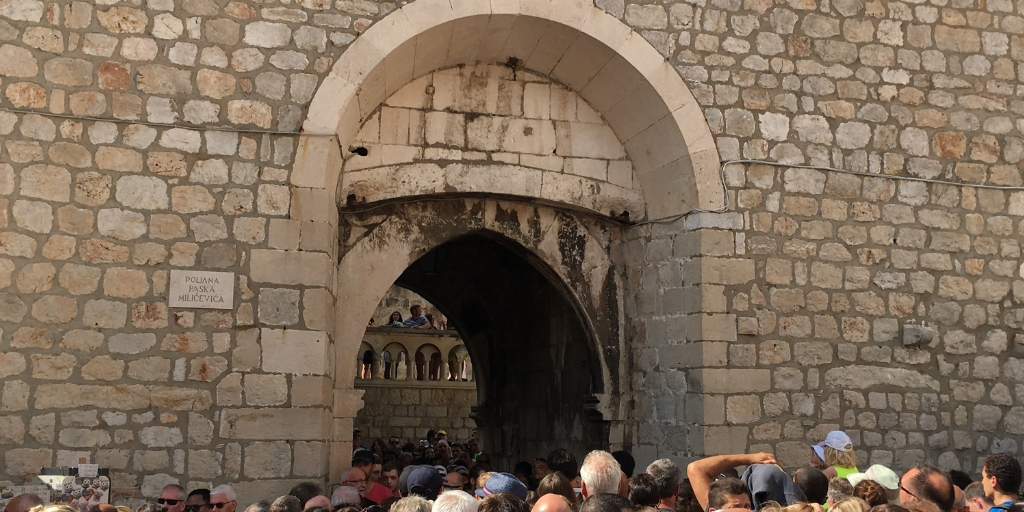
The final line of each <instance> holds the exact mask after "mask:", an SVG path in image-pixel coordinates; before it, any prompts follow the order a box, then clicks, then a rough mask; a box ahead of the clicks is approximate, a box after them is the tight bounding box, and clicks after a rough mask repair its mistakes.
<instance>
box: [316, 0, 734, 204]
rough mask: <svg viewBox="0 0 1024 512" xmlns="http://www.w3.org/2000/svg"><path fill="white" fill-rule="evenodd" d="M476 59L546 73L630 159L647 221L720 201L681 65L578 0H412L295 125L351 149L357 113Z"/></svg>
mask: <svg viewBox="0 0 1024 512" xmlns="http://www.w3.org/2000/svg"><path fill="white" fill-rule="evenodd" d="M556 4H557V5H556ZM476 63H485V64H494V63H502V64H509V65H510V66H518V67H519V68H520V69H525V70H529V71H531V72H533V73H537V74H539V75H543V76H547V77H550V79H551V80H553V81H555V82H558V83H561V84H564V85H565V86H567V87H568V88H570V89H571V90H573V91H574V92H576V93H577V94H578V95H579V96H580V97H581V98H582V99H583V100H585V101H586V102H587V103H588V104H589V105H591V106H592V107H593V108H594V109H595V110H596V111H597V112H598V113H599V114H600V115H601V116H602V117H603V119H604V121H605V122H606V123H607V125H608V126H609V127H610V128H611V129H612V131H613V132H614V133H615V135H616V136H617V138H618V139H619V141H621V142H622V145H623V147H624V148H625V150H626V152H627V154H628V157H629V160H630V161H631V162H632V166H633V172H634V175H635V180H636V181H637V183H638V185H639V188H640V190H641V191H642V192H643V196H644V202H645V204H646V212H643V213H644V214H645V215H643V216H645V217H646V218H648V219H653V218H661V217H665V216H670V215H675V214H678V213H683V212H685V211H688V210H690V209H692V208H698V207H702V208H707V207H711V208H714V207H718V206H720V205H721V204H722V201H723V197H722V189H721V186H720V184H719V183H718V165H719V156H718V152H717V150H716V148H715V145H714V140H713V138H712V135H711V132H710V129H709V128H708V125H707V122H706V120H705V119H704V116H703V113H702V111H701V109H700V107H699V105H698V104H697V102H696V101H695V100H694V98H693V96H692V94H691V93H690V91H689V90H688V89H687V88H686V86H685V84H684V83H683V81H682V80H681V78H680V77H679V75H678V73H676V71H675V70H674V69H673V68H672V67H671V65H670V64H669V63H667V62H666V61H665V59H664V57H662V55H661V54H659V53H658V52H657V50H655V49H654V48H653V47H652V46H651V45H650V44H649V43H648V42H647V41H646V40H644V39H643V37H642V36H640V35H639V34H638V33H636V32H634V31H632V30H631V29H630V28H629V27H628V26H626V25H624V24H623V23H621V22H620V21H619V20H617V19H615V18H614V17H612V16H610V15H608V14H607V13H605V12H604V11H602V10H600V9H598V8H596V7H593V5H592V3H590V2H587V1H585V0H563V1H559V2H552V1H551V0H520V1H518V2H510V1H500V0H491V2H487V1H486V0H475V1H472V2H470V1H465V0H452V1H451V2H449V1H447V0H417V1H416V2H413V3H410V4H408V5H406V6H404V7H403V8H401V9H398V10H396V11H395V12H393V13H391V14H389V15H388V16H387V17H385V18H384V19H382V20H381V21H379V22H378V23H377V24H375V25H374V26H373V27H371V28H370V30H368V31H367V32H366V33H365V34H363V35H362V36H361V37H360V38H359V39H357V40H356V41H355V42H353V44H352V45H351V46H350V47H349V49H348V50H347V51H346V52H345V54H344V55H342V57H341V58H340V59H339V61H338V63H337V64H336V65H335V67H334V69H333V70H332V72H331V74H330V75H329V76H328V77H327V78H326V79H325V81H324V83H323V85H322V87H321V91H320V92H319V93H318V94H317V96H316V98H314V100H313V103H312V105H311V107H310V114H309V117H308V118H307V121H306V124H305V126H304V129H305V131H306V132H307V133H336V134H337V135H338V136H339V139H340V140H339V142H340V145H341V147H342V148H348V147H349V145H350V144H352V143H353V142H354V141H355V140H356V136H357V134H358V132H359V130H360V128H361V127H362V125H363V124H364V122H366V121H367V120H368V119H369V118H370V117H371V116H372V115H373V114H374V112H376V111H377V110H378V108H379V107H380V105H381V104H382V103H383V102H384V101H385V100H386V99H387V98H388V97H390V96H391V95H392V94H394V93H395V92H397V91H399V90H400V89H401V88H402V87H403V86H405V85H407V84H409V83H410V82H412V81H413V80H415V79H417V78H419V77H422V76H424V75H427V74H429V73H433V72H435V71H437V70H442V69H445V68H451V67H453V66H459V65H463V64H476ZM340 171H341V170H340V169H332V170H330V172H329V174H328V179H330V177H331V176H332V174H331V173H333V177H334V179H335V182H336V180H337V177H338V173H339V172H340ZM338 199H339V200H342V201H343V200H344V198H343V197H342V198H338ZM638 217H641V215H636V216H634V219H637V218H638Z"/></svg>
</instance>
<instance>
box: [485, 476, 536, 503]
mask: <svg viewBox="0 0 1024 512" xmlns="http://www.w3.org/2000/svg"><path fill="white" fill-rule="evenodd" d="M526 492H527V491H526V485H524V484H523V482H522V481H520V480H519V479H518V478H516V477H515V476H513V475H512V474H510V473H494V474H493V475H491V477H490V478H488V479H487V483H485V484H484V486H483V488H480V489H477V490H476V495H477V496H479V497H481V498H486V497H488V496H490V495H492V494H501V493H508V494H511V495H513V496H515V497H517V498H519V499H521V500H526Z"/></svg>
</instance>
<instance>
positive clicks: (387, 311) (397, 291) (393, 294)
mask: <svg viewBox="0 0 1024 512" xmlns="http://www.w3.org/2000/svg"><path fill="white" fill-rule="evenodd" d="M413 304H419V305H420V306H422V307H423V314H424V315H428V314H429V315H433V317H434V318H438V317H439V316H443V315H442V314H441V312H440V311H438V310H437V308H435V307H434V305H433V304H431V303H430V302H428V301H427V299H424V298H423V297H420V296H419V295H417V294H416V292H413V291H411V290H407V289H405V288H402V287H400V286H397V285H395V286H392V287H391V288H388V292H387V293H386V294H385V295H384V297H383V298H382V299H380V303H379V304H377V309H375V310H374V311H373V319H374V320H375V321H376V322H377V323H376V325H378V326H382V325H385V324H387V319H388V318H389V317H390V316H391V313H393V312H395V311H398V312H400V313H402V318H408V317H409V308H411V307H412V305H413Z"/></svg>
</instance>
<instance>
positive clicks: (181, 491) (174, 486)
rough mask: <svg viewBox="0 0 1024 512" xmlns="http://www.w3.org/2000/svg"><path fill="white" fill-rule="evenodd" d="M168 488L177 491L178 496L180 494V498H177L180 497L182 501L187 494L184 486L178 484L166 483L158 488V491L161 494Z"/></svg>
mask: <svg viewBox="0 0 1024 512" xmlns="http://www.w3.org/2000/svg"><path fill="white" fill-rule="evenodd" d="M168 489H173V490H174V491H177V493H178V496H181V498H179V499H181V500H182V501H184V500H185V497H187V496H188V494H187V493H186V492H185V488H184V487H182V486H180V485H178V484H167V485H165V486H164V488H163V489H161V490H160V493H161V494H163V492H164V491H166V490H168Z"/></svg>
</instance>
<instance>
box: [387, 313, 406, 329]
mask: <svg viewBox="0 0 1024 512" xmlns="http://www.w3.org/2000/svg"><path fill="white" fill-rule="evenodd" d="M387 326H388V327H405V322H404V320H403V319H402V312H401V311H395V312H392V313H391V316H390V317H388V323H387Z"/></svg>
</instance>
